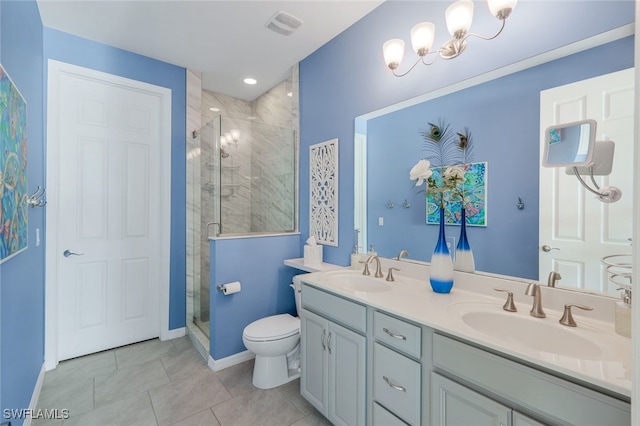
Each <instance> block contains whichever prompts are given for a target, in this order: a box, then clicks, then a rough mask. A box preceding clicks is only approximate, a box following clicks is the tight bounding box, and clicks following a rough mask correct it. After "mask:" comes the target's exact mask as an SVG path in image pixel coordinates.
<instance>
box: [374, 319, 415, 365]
mask: <svg viewBox="0 0 640 426" xmlns="http://www.w3.org/2000/svg"><path fill="white" fill-rule="evenodd" d="M373 328H374V335H375V338H376V340H378V341H380V342H384V343H386V344H387V345H389V346H393V347H394V348H397V349H398V350H400V351H402V352H404V353H406V354H407V355H410V356H412V357H415V358H420V348H421V347H422V346H421V345H422V340H421V328H420V327H418V326H416V325H413V324H409V323H408V322H405V321H402V320H399V319H397V318H394V317H391V316H389V315H386V314H383V313H382V312H378V311H376V312H374V314H373Z"/></svg>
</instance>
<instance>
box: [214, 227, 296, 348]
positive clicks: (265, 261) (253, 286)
mask: <svg viewBox="0 0 640 426" xmlns="http://www.w3.org/2000/svg"><path fill="white" fill-rule="evenodd" d="M210 248H211V252H210V258H211V281H210V282H211V299H210V308H211V322H210V331H211V333H210V335H211V339H210V353H211V356H212V358H213V359H215V360H218V359H221V358H225V357H228V356H231V355H234V354H237V353H239V352H243V351H245V350H246V348H245V347H244V344H243V343H242V330H243V329H244V327H246V326H247V325H248V324H250V323H251V322H253V321H255V320H257V319H260V318H264V317H267V316H270V315H275V314H282V313H290V314H292V315H296V310H295V299H294V293H293V290H292V289H291V288H290V287H289V284H291V280H292V278H293V276H294V275H296V274H298V273H300V271H298V270H296V269H293V268H290V267H288V266H285V265H284V263H283V261H284V259H292V258H297V257H300V235H297V234H294V235H287V236H273V237H258V238H241V239H228V240H227V239H221V240H212V241H211V242H210ZM233 281H240V283H241V284H242V291H241V292H240V293H236V294H231V295H228V296H225V295H224V294H222V292H221V291H218V290H216V286H217V285H219V284H225V283H229V282H233Z"/></svg>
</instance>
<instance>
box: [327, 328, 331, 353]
mask: <svg viewBox="0 0 640 426" xmlns="http://www.w3.org/2000/svg"><path fill="white" fill-rule="evenodd" d="M327 349H329V355H331V332H329V336H328V337H327Z"/></svg>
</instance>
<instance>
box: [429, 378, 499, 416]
mask: <svg viewBox="0 0 640 426" xmlns="http://www.w3.org/2000/svg"><path fill="white" fill-rule="evenodd" d="M510 418H511V409H510V408H508V407H505V406H504V405H502V404H499V403H497V402H495V401H494V400H492V399H489V398H487V397H486V396H483V395H480V394H479V393H477V392H475V391H472V390H471V389H469V388H466V387H464V386H462V385H460V384H458V383H456V382H453V381H451V380H449V379H447V378H445V377H442V376H440V375H439V374H436V373H432V374H431V423H432V424H433V425H434V426H436V425H437V426H468V425H474V426H485V425H486V426H508V425H510V421H509V420H510Z"/></svg>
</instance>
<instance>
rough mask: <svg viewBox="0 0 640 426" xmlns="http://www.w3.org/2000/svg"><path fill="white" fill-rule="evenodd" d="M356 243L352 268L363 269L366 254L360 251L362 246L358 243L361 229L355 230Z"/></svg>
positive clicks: (352, 254) (352, 256)
mask: <svg viewBox="0 0 640 426" xmlns="http://www.w3.org/2000/svg"><path fill="white" fill-rule="evenodd" d="M353 233H354V239H353V240H354V244H353V252H352V253H351V269H362V268H363V266H362V261H363V257H364V256H365V254H363V253H360V246H359V245H358V239H359V234H360V230H359V229H356V230H354V232H353Z"/></svg>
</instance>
